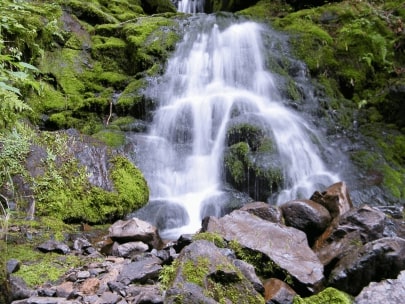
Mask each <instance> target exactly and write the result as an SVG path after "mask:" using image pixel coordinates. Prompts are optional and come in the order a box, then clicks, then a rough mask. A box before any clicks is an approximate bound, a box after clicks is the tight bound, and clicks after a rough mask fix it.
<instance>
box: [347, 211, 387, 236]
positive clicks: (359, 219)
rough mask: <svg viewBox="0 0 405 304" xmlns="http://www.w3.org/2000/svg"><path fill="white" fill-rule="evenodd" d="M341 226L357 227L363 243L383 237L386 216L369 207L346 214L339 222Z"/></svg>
mask: <svg viewBox="0 0 405 304" xmlns="http://www.w3.org/2000/svg"><path fill="white" fill-rule="evenodd" d="M339 225H341V226H351V227H356V228H357V229H358V230H359V231H360V234H361V239H362V241H363V243H367V242H370V241H373V240H376V239H379V238H382V237H383V232H384V226H385V214H384V213H382V212H381V211H378V210H376V209H374V208H371V207H369V206H367V205H365V206H363V207H361V208H355V209H352V210H350V211H349V212H348V213H346V214H345V215H344V216H343V217H342V219H341V220H340V222H339Z"/></svg>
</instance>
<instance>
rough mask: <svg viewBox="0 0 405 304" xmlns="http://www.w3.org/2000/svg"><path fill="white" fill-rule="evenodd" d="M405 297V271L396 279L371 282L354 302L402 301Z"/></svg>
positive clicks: (370, 303) (374, 303) (368, 303)
mask: <svg viewBox="0 0 405 304" xmlns="http://www.w3.org/2000/svg"><path fill="white" fill-rule="evenodd" d="M404 299H405V271H401V272H400V274H399V276H398V277H397V278H396V279H387V280H383V281H381V282H371V283H370V284H369V285H368V286H367V287H364V288H363V290H362V291H361V292H360V294H359V295H358V296H357V297H356V298H355V299H354V304H381V303H402V302H403V301H404Z"/></svg>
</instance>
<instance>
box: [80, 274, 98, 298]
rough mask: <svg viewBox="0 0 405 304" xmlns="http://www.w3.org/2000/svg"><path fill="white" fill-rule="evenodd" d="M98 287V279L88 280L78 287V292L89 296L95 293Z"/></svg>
mask: <svg viewBox="0 0 405 304" xmlns="http://www.w3.org/2000/svg"><path fill="white" fill-rule="evenodd" d="M99 287H100V280H99V279H98V278H88V279H87V280H85V281H84V282H83V283H82V285H81V286H80V292H82V293H83V294H85V295H91V294H94V293H96V292H97V290H98V289H99Z"/></svg>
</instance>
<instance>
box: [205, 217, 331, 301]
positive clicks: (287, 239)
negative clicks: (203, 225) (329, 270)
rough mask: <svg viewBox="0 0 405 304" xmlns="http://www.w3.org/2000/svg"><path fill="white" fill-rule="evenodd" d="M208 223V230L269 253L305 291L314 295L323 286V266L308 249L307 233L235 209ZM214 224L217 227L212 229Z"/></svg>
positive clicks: (280, 267) (266, 254)
mask: <svg viewBox="0 0 405 304" xmlns="http://www.w3.org/2000/svg"><path fill="white" fill-rule="evenodd" d="M214 223H215V225H210V223H208V224H207V227H209V230H208V232H214V233H218V234H220V235H221V236H222V237H223V238H224V239H225V240H227V241H228V242H229V241H236V242H238V243H239V244H240V245H241V246H242V247H244V248H248V249H250V250H252V251H255V252H260V253H262V254H264V255H265V256H267V257H268V258H269V260H270V261H271V262H272V263H274V264H275V265H277V267H278V268H279V269H281V270H282V272H284V273H286V274H288V275H290V276H291V278H292V279H293V280H294V284H296V285H295V286H297V288H299V289H300V290H301V291H302V292H303V293H308V294H312V293H313V292H316V291H317V290H319V288H320V287H321V283H322V280H323V278H324V277H323V265H322V264H321V262H320V261H319V259H318V257H317V256H316V255H315V253H314V252H313V251H312V250H311V248H309V246H308V241H307V237H306V235H305V233H304V232H302V231H300V230H298V229H295V228H292V227H286V226H283V225H281V224H277V223H272V222H269V221H265V220H263V219H261V218H259V217H257V216H254V215H252V214H250V213H248V212H246V211H239V210H236V211H233V212H232V213H231V214H228V215H226V216H224V217H222V218H220V219H218V220H214ZM212 227H213V228H214V229H212Z"/></svg>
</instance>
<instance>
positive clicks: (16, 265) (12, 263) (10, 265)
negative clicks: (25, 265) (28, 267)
mask: <svg viewBox="0 0 405 304" xmlns="http://www.w3.org/2000/svg"><path fill="white" fill-rule="evenodd" d="M20 267H21V262H20V261H19V260H17V259H10V260H8V261H7V265H6V268H7V273H9V274H11V273H14V272H17V271H18V270H19V269H20Z"/></svg>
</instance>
